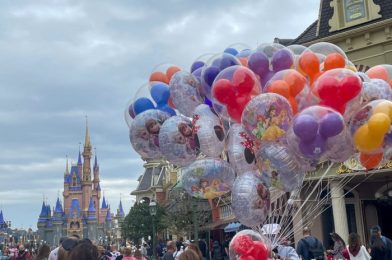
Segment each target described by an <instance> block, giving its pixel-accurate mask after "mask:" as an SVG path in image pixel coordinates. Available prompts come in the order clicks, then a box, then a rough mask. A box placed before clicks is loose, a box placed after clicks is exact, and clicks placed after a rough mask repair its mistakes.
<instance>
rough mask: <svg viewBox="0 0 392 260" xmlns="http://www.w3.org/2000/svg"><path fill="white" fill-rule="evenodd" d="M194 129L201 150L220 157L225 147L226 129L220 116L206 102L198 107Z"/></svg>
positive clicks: (194, 118) (209, 155)
mask: <svg viewBox="0 0 392 260" xmlns="http://www.w3.org/2000/svg"><path fill="white" fill-rule="evenodd" d="M193 129H194V133H195V138H196V139H197V141H198V143H199V147H200V151H201V152H202V153H203V154H204V155H206V156H207V157H213V158H219V157H220V156H221V155H222V152H223V149H224V147H225V137H226V133H225V129H224V126H223V123H222V121H221V120H220V118H219V117H218V116H217V114H215V112H214V111H213V110H212V109H211V108H210V107H209V106H208V105H205V104H201V105H199V106H197V107H196V109H195V111H194V115H193Z"/></svg>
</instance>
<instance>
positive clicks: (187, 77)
mask: <svg viewBox="0 0 392 260" xmlns="http://www.w3.org/2000/svg"><path fill="white" fill-rule="evenodd" d="M199 88H200V83H199V81H198V80H197V79H196V78H195V77H194V76H193V75H192V74H191V73H189V72H186V71H179V72H177V73H176V74H174V75H173V77H172V79H171V80H170V97H171V99H172V101H173V104H174V106H175V107H176V108H177V109H178V111H179V112H180V113H181V114H183V115H185V116H188V117H190V116H192V114H193V111H194V110H195V108H196V107H197V106H198V105H200V104H203V103H204V100H203V98H202V97H201V96H200V93H199V91H198V89H199Z"/></svg>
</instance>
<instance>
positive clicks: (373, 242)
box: [370, 225, 392, 260]
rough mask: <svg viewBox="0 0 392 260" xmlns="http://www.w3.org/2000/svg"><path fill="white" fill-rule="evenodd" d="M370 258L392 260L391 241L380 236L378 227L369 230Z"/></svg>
mask: <svg viewBox="0 0 392 260" xmlns="http://www.w3.org/2000/svg"><path fill="white" fill-rule="evenodd" d="M370 233H371V237H370V256H371V257H372V259H373V260H384V259H385V260H386V259H388V260H391V259H392V241H391V240H390V239H389V238H387V237H385V236H383V235H382V234H381V228H380V226H378V225H376V226H374V227H372V228H371V230H370Z"/></svg>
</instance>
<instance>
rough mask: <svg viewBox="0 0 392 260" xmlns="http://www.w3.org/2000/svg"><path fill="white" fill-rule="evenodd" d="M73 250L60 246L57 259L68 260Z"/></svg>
mask: <svg viewBox="0 0 392 260" xmlns="http://www.w3.org/2000/svg"><path fill="white" fill-rule="evenodd" d="M70 252H71V250H65V248H64V247H63V246H60V247H59V249H58V251H57V255H56V257H57V260H68V255H69V253H70Z"/></svg>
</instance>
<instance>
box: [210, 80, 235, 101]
mask: <svg viewBox="0 0 392 260" xmlns="http://www.w3.org/2000/svg"><path fill="white" fill-rule="evenodd" d="M212 91H213V93H212V94H213V96H214V97H215V98H216V99H217V100H218V101H219V102H220V103H222V104H229V103H233V101H234V98H235V90H234V87H233V85H232V84H231V82H230V80H227V79H220V80H218V81H217V82H216V83H215V84H214V88H213V89H212Z"/></svg>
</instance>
